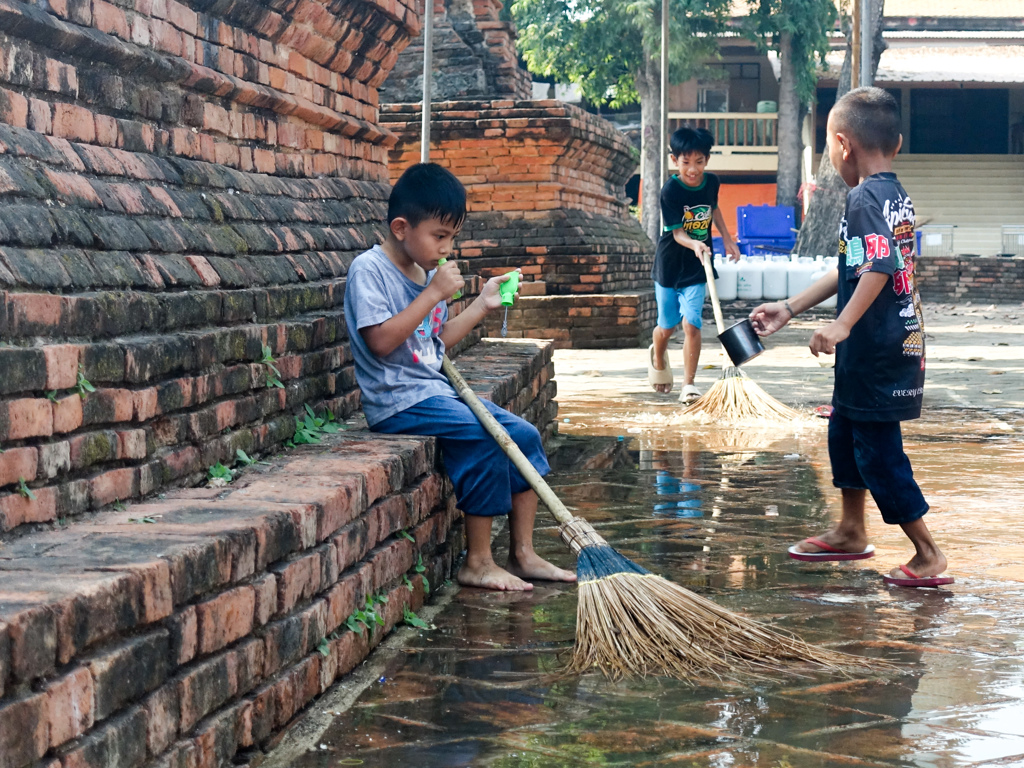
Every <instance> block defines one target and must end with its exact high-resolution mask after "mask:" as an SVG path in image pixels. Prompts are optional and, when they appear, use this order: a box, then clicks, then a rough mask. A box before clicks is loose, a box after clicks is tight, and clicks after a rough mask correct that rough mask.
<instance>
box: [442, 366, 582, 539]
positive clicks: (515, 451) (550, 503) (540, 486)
mask: <svg viewBox="0 0 1024 768" xmlns="http://www.w3.org/2000/svg"><path fill="white" fill-rule="evenodd" d="M441 369H442V370H443V371H444V375H445V376H447V377H448V380H449V381H450V382H451V383H452V386H453V387H455V391H456V392H458V393H459V397H461V398H462V401H463V402H464V403H465V404H466V405H468V406H469V409H470V410H471V411H473V413H474V415H475V416H476V417H477V418H478V419H479V420H480V423H481V424H482V425H483V428H484V429H486V430H487V432H488V433H489V434H490V435H491V437H493V438H494V439H495V440H497V441H498V445H499V446H501V450H503V451H504V452H505V453H506V454H508V457H509V458H510V459H511V460H512V463H513V464H515V465H516V469H518V470H519V472H520V474H521V475H522V476H523V478H524V479H525V480H526V482H528V483H529V484H530V487H531V488H533V490H534V491H536V492H537V496H539V497H540V500H541V501H543V502H544V504H545V506H546V507H547V508H548V509H549V510H550V511H551V514H552V515H553V516H554V518H555V520H557V521H558V522H559V523H561V524H562V525H566V524H567V523H571V522H572V513H571V512H569V510H568V509H566V508H565V504H563V503H562V500H561V499H559V498H558V497H557V496H556V495H555V492H554V491H552V490H551V486H549V485H548V484H547V483H546V482H545V481H544V478H543V477H541V476H540V473H539V472H538V471H537V470H536V469H535V468H534V466H533V464H531V463H530V460H529V459H528V458H526V455H525V454H524V453H523V452H522V451H521V450H520V449H519V446H518V445H516V444H515V441H514V440H513V439H512V438H511V437H509V434H508V432H506V431H505V428H504V427H503V426H501V424H499V423H498V420H497V419H496V418H494V416H493V415H491V412H490V411H488V410H487V408H485V407H484V404H483V403H481V402H480V398H479V397H477V396H476V392H474V391H473V390H472V389H470V388H469V384H467V383H466V380H465V379H464V378H462V374H461V373H459V372H458V371H457V370H456V368H455V366H454V365H452V361H451V360H449V359H448V355H445V356H444V359H443V360H442V361H441Z"/></svg>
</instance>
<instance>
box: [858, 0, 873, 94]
mask: <svg viewBox="0 0 1024 768" xmlns="http://www.w3.org/2000/svg"><path fill="white" fill-rule="evenodd" d="M873 21H874V19H872V14H871V0H860V84H861V85H873V84H874V78H872V77H871V60H872V51H871V44H872V43H873V42H874V40H873V38H874V33H873V29H874V24H873V23H872V22H873Z"/></svg>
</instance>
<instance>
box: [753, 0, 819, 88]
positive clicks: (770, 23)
mask: <svg viewBox="0 0 1024 768" xmlns="http://www.w3.org/2000/svg"><path fill="white" fill-rule="evenodd" d="M749 3H750V16H748V17H747V20H746V30H747V33H748V34H749V35H750V36H751V37H752V38H753V39H754V40H755V41H756V42H758V43H759V44H760V46H761V48H762V50H768V49H772V50H775V51H778V50H779V45H780V42H781V36H782V33H783V32H788V33H789V34H790V36H791V39H792V46H793V50H792V53H793V64H794V68H793V75H794V81H795V85H796V93H797V96H798V97H799V99H800V101H801V102H802V103H803V104H809V103H811V101H813V100H814V93H815V89H816V88H817V84H818V74H819V69H820V68H821V67H823V66H824V64H825V54H827V53H828V51H829V37H828V33H829V32H830V31H832V29H833V28H834V27H835V23H836V18H837V13H836V5H835V2H834V0H749Z"/></svg>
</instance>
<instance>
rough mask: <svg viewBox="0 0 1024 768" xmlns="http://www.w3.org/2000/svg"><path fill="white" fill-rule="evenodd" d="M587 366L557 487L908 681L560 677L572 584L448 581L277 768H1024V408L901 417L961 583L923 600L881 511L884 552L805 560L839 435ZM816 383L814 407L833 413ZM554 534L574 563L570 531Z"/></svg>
mask: <svg viewBox="0 0 1024 768" xmlns="http://www.w3.org/2000/svg"><path fill="white" fill-rule="evenodd" d="M997 351H998V352H1000V353H1003V354H1004V355H1005V352H1003V350H1001V349H999V348H997ZM1014 351H1015V353H1016V355H1017V356H1018V357H1019V356H1020V354H1021V352H1020V347H1017V349H1016V350H1014ZM630 352H633V351H630ZM575 354H579V355H580V356H581V357H580V358H579V359H574V358H573V355H575ZM598 354H601V355H605V356H607V363H608V365H606V366H604V367H603V371H604V372H607V371H608V370H610V368H611V367H612V366H614V365H615V364H618V363H621V361H622V353H621V351H617V352H605V353H593V352H591V353H586V355H590V356H593V355H598ZM958 354H959V355H961V356H963V357H966V356H973V353H964V352H959V353H958V352H955V351H954V352H951V353H950V356H951V357H952V358H953V359H954V363H953V364H954V365H955V363H956V356H957V355H958ZM592 359H593V358H591V357H586V356H585V355H584V353H571V352H570V353H565V355H564V356H563V359H562V360H560V361H556V365H558V382H559V390H560V393H559V401H560V404H561V410H560V418H562V419H568V421H567V422H566V421H563V422H562V423H561V424H560V427H561V432H562V434H563V436H564V438H563V440H562V441H561V445H560V446H559V448H558V450H556V451H555V452H554V455H553V465H554V472H553V474H552V476H551V478H550V480H551V482H552V485H553V486H554V487H555V490H556V492H558V493H559V494H560V495H561V497H562V498H563V499H564V500H565V501H566V503H567V504H568V505H569V506H570V507H571V508H574V509H575V510H576V511H577V512H578V513H579V514H581V515H583V516H584V517H586V518H587V519H589V520H590V521H591V522H593V523H594V525H595V527H596V528H597V529H598V530H599V531H600V532H601V533H602V535H604V536H605V537H606V538H607V539H608V540H609V542H610V543H611V544H612V545H613V546H615V547H616V548H617V549H618V550H619V551H620V552H622V553H623V554H624V555H626V556H627V557H629V558H631V559H633V560H635V561H636V562H638V563H640V564H642V565H644V566H646V567H648V568H651V569H652V570H655V571H657V572H658V573H660V574H662V575H664V576H667V577H669V578H671V579H673V580H675V581H677V582H679V583H681V584H683V585H685V586H687V587H689V588H691V589H693V590H695V591H697V592H699V593H701V594H703V595H705V596H707V597H709V598H711V599H713V600H715V601H717V602H719V603H720V604H721V605H723V606H725V607H727V608H730V609H732V610H736V611H741V612H743V613H744V614H746V615H748V616H751V617H754V618H757V619H759V620H762V621H766V622H770V623H772V624H773V625H775V626H778V627H780V628H783V629H787V630H790V631H793V632H796V633H798V634H799V635H800V636H802V637H803V638H804V639H807V640H809V641H812V642H818V643H823V644H827V645H830V646H832V647H836V648H841V649H843V650H846V651H849V652H851V653H858V654H863V655H867V656H871V657H875V658H879V659H884V660H887V661H889V662H892V663H894V664H896V665H897V669H896V670H892V669H880V670H879V671H878V672H877V673H876V674H874V675H866V676H859V677H854V678H843V677H835V676H829V675H825V674H821V673H810V674H808V675H807V676H804V677H790V678H785V679H780V680H776V681H769V682H759V683H751V682H749V681H717V682H709V681H694V682H692V683H690V684H687V683H682V682H678V681H673V680H666V679H655V678H652V679H647V680H627V681H619V682H612V681H609V680H606V679H605V678H603V677H601V676H600V675H597V674H589V675H584V676H580V677H575V676H573V677H563V676H560V675H558V671H559V669H560V666H561V664H562V662H563V660H564V659H565V658H566V653H567V652H568V650H569V649H570V648H571V646H572V641H573V627H574V623H575V590H574V589H573V588H571V587H566V588H562V587H551V586H538V588H537V589H536V590H535V591H534V592H533V593H531V594H522V595H495V594H491V593H484V592H481V591H478V590H458V589H455V588H449V589H447V590H445V591H444V597H443V601H442V602H443V606H442V607H441V608H440V609H438V610H437V612H436V615H435V616H433V618H432V621H433V622H434V623H435V625H436V628H435V629H433V630H430V631H418V630H417V631H414V630H411V629H410V630H403V632H401V633H399V634H398V635H396V636H395V637H393V638H392V639H391V640H389V641H388V642H387V643H386V644H385V645H386V648H385V649H384V650H383V652H378V654H376V655H375V656H376V658H374V659H371V661H370V662H368V664H367V665H366V667H365V669H364V677H365V678H366V680H369V681H371V682H370V683H369V685H368V686H367V687H365V689H362V690H361V692H360V691H359V690H354V691H352V692H351V695H350V696H348V698H347V699H344V703H341V702H342V699H343V698H344V697H343V696H341V694H340V693H338V692H332V693H328V694H327V695H326V696H325V697H324V698H323V699H321V700H320V701H319V702H317V703H316V704H314V705H313V712H311V713H310V715H309V716H308V717H307V722H305V723H304V724H302V725H300V727H299V728H298V729H296V732H297V733H301V734H302V735H301V738H291V739H290V740H286V742H287V743H285V744H282V748H281V749H280V750H279V751H278V753H274V754H271V755H270V757H269V759H268V761H267V763H266V764H267V765H270V766H275V765H282V766H283V765H289V766H298V767H302V768H313V767H314V766H318V767H320V766H322V767H325V768H326V767H327V766H332V767H333V766H343V765H362V766H418V767H421V768H433V767H435V766H436V767H438V768H441V767H444V768H448V767H454V766H494V767H496V768H505V767H508V768H511V767H513V766H515V767H519V766H522V767H524V768H525V767H533V766H577V765H579V766H663V765H664V766H714V767H716V768H717V767H719V766H721V767H722V768H726V767H733V766H765V767H767V766H771V767H772V768H785V767H787V766H792V767H794V768H797V767H800V766H822V767H825V766H851V765H867V766H876V765H877V766H922V767H927V768H946V767H947V766H1024V539H1022V538H1021V536H1020V535H1019V533H1018V531H1017V526H1016V519H1015V518H1016V517H1017V516H1018V515H1019V514H1020V510H1021V507H1022V503H1021V502H1022V498H1024V495H1022V492H1021V484H1020V467H1022V466H1024V438H1022V436H1024V410H1021V409H1020V407H1019V406H1018V405H1017V404H1016V403H998V402H997V403H993V404H992V406H991V407H988V408H977V409H971V410H967V411H965V410H964V408H962V407H957V406H956V403H955V401H951V400H950V399H949V398H945V399H941V398H937V403H936V405H935V407H933V408H931V409H930V410H929V411H928V412H927V414H926V416H925V418H923V419H921V420H919V421H916V422H913V423H910V424H907V425H906V430H905V433H906V447H907V451H908V453H909V455H910V457H911V460H912V461H913V463H914V466H915V470H916V474H917V477H918V479H919V481H920V482H921V485H922V487H923V489H924V491H925V495H926V496H927V497H928V499H929V501H930V503H931V504H932V511H931V512H930V513H929V517H928V522H929V526H930V527H931V529H932V531H933V534H934V536H935V538H936V540H937V541H938V542H939V544H940V546H942V547H943V549H944V550H945V552H946V554H947V556H948V558H949V561H950V573H952V574H953V575H955V576H956V578H957V582H956V584H954V585H952V586H951V587H949V588H942V589H932V590H909V589H903V588H897V587H887V586H886V585H884V584H883V582H882V580H881V573H884V572H886V571H888V570H889V569H890V568H891V567H893V566H895V565H897V564H899V563H901V562H905V561H906V560H907V559H909V557H910V554H911V552H910V548H909V543H908V542H907V540H906V539H905V538H904V537H903V535H902V533H901V532H900V531H899V530H898V529H892V528H889V527H887V526H884V525H883V524H882V523H881V521H880V519H878V517H877V511H875V512H874V515H875V516H874V517H873V518H872V519H871V523H870V527H869V531H870V534H871V537H872V541H873V543H874V544H875V546H876V548H877V556H876V557H875V558H874V559H872V560H866V561H859V562H853V563H847V564H806V563H797V562H796V561H793V560H790V559H789V558H788V557H787V556H786V554H785V550H786V547H787V546H788V545H789V544H791V543H793V542H795V541H797V540H799V539H801V538H803V537H805V536H807V535H811V534H813V533H816V532H820V531H822V530H824V529H825V528H826V527H827V526H828V524H829V520H830V519H831V518H832V516H833V514H834V511H835V510H836V509H837V504H838V493H837V492H836V491H835V490H834V489H833V488H832V487H831V483H830V477H829V471H828V457H827V450H826V445H825V430H824V424H823V423H818V422H815V421H814V420H811V419H808V420H807V421H806V422H802V423H798V424H791V425H778V426H777V427H775V428H772V429H770V430H761V431H751V430H746V431H742V432H737V431H730V430H715V429H709V428H701V429H700V430H696V429H694V428H692V427H686V426H680V425H678V424H673V423H672V415H673V414H674V413H675V412H676V410H677V407H676V406H674V405H673V404H672V403H671V402H670V401H667V400H665V399H661V400H658V399H652V398H651V397H650V396H649V394H648V393H647V392H645V391H644V390H643V388H642V386H637V387H635V388H634V389H635V392H633V393H630V392H629V387H627V386H625V385H624V384H623V381H624V380H623V379H620V380H618V381H617V382H616V380H615V379H614V377H608V376H607V375H605V376H603V377H596V376H588V375H587V370H588V369H587V365H588V364H589V363H590V362H591V360H592ZM980 362H982V364H983V365H985V364H986V363H987V361H984V360H983V361H980ZM773 364H777V365H779V367H780V368H782V369H785V368H786V362H785V360H784V359H783V360H782V361H781V362H778V363H773ZM1000 365H1002V366H1007V365H1008V364H1007V362H1006V361H1005V360H1004V362H1002V363H1000ZM573 366H575V368H574V367H573ZM564 371H568V373H565V372H564ZM812 372H813V369H812ZM631 375H632V378H633V379H635V378H636V375H635V374H631ZM793 375H796V374H793ZM981 375H987V374H981ZM757 378H758V381H759V383H761V384H762V385H763V386H765V388H766V389H769V390H771V386H770V384H769V383H768V382H766V380H765V379H763V378H762V377H761V375H760V374H759V375H758V377H757ZM797 378H799V377H798V376H797ZM594 379H603V385H604V389H602V387H600V386H595V381H594ZM631 381H632V379H631ZM640 384H641V385H642V384H643V382H642V381H641V382H640ZM953 384H955V382H953V383H951V384H949V385H948V386H952V385H953ZM1014 384H1015V385H1016V384H1017V382H1014ZM806 386H807V389H806V390H803V391H806V392H807V393H809V395H808V396H807V397H806V399H805V404H813V402H814V398H815V397H820V398H821V401H827V394H828V393H827V389H822V388H821V387H818V388H817V389H815V388H813V387H811V385H810V384H807V385H806ZM792 391H793V390H791V392H792ZM624 393H625V394H624ZM776 394H779V393H778V392H776ZM612 395H614V396H612ZM796 399H799V398H796ZM787 402H790V403H794V399H789V400H787ZM794 404H795V403H794ZM537 539H538V549H539V550H540V551H541V552H542V553H543V554H545V555H546V556H550V557H551V558H552V559H554V560H556V562H559V563H560V564H568V562H569V557H568V555H567V554H565V550H564V549H563V547H562V545H561V544H560V542H559V541H558V539H557V535H556V532H555V529H554V528H553V527H547V526H544V527H541V528H539V529H538V535H537ZM342 688H344V686H342ZM335 713H336V714H335Z"/></svg>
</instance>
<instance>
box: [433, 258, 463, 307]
mask: <svg viewBox="0 0 1024 768" xmlns="http://www.w3.org/2000/svg"><path fill="white" fill-rule="evenodd" d="M447 263H448V259H446V258H444V257H443V256H442V257H441V258H440V259H438V260H437V266H439V267H440V266H441V265H442V264H447ZM461 298H462V291H461V290H458V291H456V292H455V295H454V296H452V301H454V300H455V299H461Z"/></svg>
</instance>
